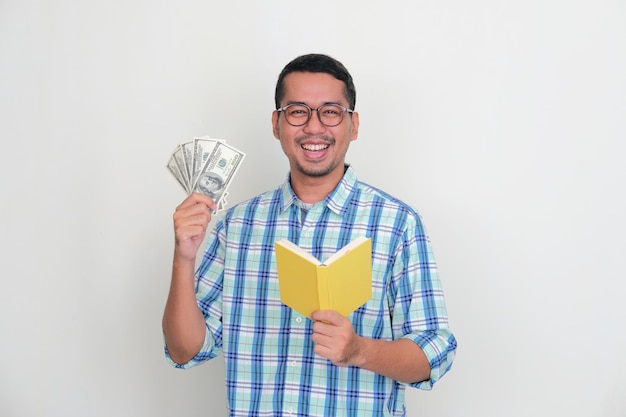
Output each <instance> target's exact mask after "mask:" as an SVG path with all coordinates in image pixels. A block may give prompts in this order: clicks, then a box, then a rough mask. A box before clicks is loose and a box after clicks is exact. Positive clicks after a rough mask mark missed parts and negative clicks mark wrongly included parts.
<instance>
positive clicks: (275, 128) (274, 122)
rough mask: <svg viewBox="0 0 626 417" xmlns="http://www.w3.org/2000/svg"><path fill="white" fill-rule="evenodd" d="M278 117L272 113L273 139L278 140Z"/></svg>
mask: <svg viewBox="0 0 626 417" xmlns="http://www.w3.org/2000/svg"><path fill="white" fill-rule="evenodd" d="M279 116H280V114H279V113H278V112H277V111H276V110H274V111H273V112H272V132H273V133H274V137H275V138H276V139H280V134H279V132H278V117H279Z"/></svg>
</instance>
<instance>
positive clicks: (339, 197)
mask: <svg viewBox="0 0 626 417" xmlns="http://www.w3.org/2000/svg"><path fill="white" fill-rule="evenodd" d="M289 177H290V176H289V174H287V178H286V179H285V182H283V184H282V185H281V187H280V190H281V194H282V199H281V207H280V211H281V212H284V211H285V210H287V209H288V208H289V207H290V206H291V205H292V204H294V203H295V202H296V200H297V198H298V197H297V196H296V194H295V193H294V192H293V189H292V188H291V182H290V181H289ZM356 185H357V177H356V173H355V172H354V169H353V168H352V167H351V166H350V165H346V169H345V172H344V174H343V177H342V178H341V181H339V184H337V187H336V188H335V189H334V190H333V191H332V192H331V193H330V194H328V196H326V198H325V199H324V204H325V205H326V206H327V207H328V208H329V209H330V210H332V211H333V212H334V213H337V214H339V215H341V214H342V213H344V212H345V210H347V208H348V203H349V202H350V196H351V194H352V192H353V190H354V189H355V188H356Z"/></svg>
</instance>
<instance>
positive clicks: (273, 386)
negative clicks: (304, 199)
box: [166, 167, 456, 417]
mask: <svg viewBox="0 0 626 417" xmlns="http://www.w3.org/2000/svg"><path fill="white" fill-rule="evenodd" d="M300 207H301V203H300V201H299V200H298V198H297V197H296V195H295V194H294V193H293V190H292V189H291V186H290V184H289V181H288V180H287V181H286V182H285V183H284V184H282V186H281V187H279V188H277V189H276V190H273V191H270V192H267V193H264V194H262V195H259V196H257V197H256V198H253V199H251V200H249V201H247V202H244V203H241V204H238V205H236V206H234V207H233V208H231V209H230V210H228V211H227V212H226V214H225V216H224V218H222V219H220V220H219V221H218V222H217V224H216V226H215V228H214V229H213V231H212V232H211V235H210V237H209V241H208V248H207V251H206V253H205V255H204V258H203V259H202V262H201V264H200V266H199V268H198V270H197V272H196V292H197V301H198V306H199V307H200V310H201V311H202V312H203V314H204V317H205V320H206V325H207V332H206V337H205V342H204V346H203V347H202V350H201V351H200V352H199V353H198V354H197V355H196V357H194V358H193V359H192V360H191V361H190V362H188V363H186V364H176V363H174V362H172V360H171V358H169V355H167V357H168V359H169V361H170V362H171V363H172V364H173V365H174V366H176V367H179V368H188V367H191V366H194V365H197V364H199V363H201V362H203V361H206V360H208V359H212V358H214V357H215V356H216V355H217V354H218V353H219V352H220V351H223V353H224V358H225V363H226V388H227V396H228V407H229V413H230V416H267V417H270V416H272V417H274V416H377V417H379V416H404V415H405V406H404V388H405V386H406V385H405V384H401V383H399V382H397V381H394V380H392V379H390V378H387V377H384V376H381V375H378V374H376V373H373V372H370V371H367V370H364V369H360V368H357V367H352V366H348V367H338V366H335V365H333V364H332V363H331V362H330V361H329V360H327V359H325V358H322V357H320V356H317V355H315V354H314V353H313V342H312V341H311V334H312V322H311V320H309V319H308V318H306V317H303V316H302V315H300V314H299V313H297V312H296V311H294V310H292V309H290V308H289V307H287V306H285V305H283V304H282V303H281V302H280V296H279V290H278V280H277V275H276V260H275V254H274V242H275V241H277V240H280V239H285V238H287V239H289V240H291V241H292V242H294V243H297V244H298V245H300V246H301V247H303V248H305V249H307V250H309V251H310V252H311V253H312V254H313V255H314V256H315V257H317V258H318V259H321V260H324V259H326V258H327V257H328V256H329V255H331V254H332V253H334V252H335V251H337V250H338V249H340V248H341V247H343V246H344V245H346V244H347V243H348V242H350V241H351V240H352V239H353V238H355V237H357V236H366V237H370V238H371V239H372V252H373V258H372V281H373V287H372V293H373V296H372V298H371V300H370V301H368V302H367V303H366V304H364V305H363V306H362V307H360V308H359V309H357V310H356V311H355V312H354V313H352V314H351V315H350V316H348V318H349V319H350V320H351V321H352V323H353V326H354V329H355V331H356V332H357V333H358V334H359V335H361V336H365V337H369V338H374V339H384V340H395V339H399V338H408V339H410V340H413V341H414V342H415V343H417V344H418V345H419V346H420V347H421V348H422V349H423V351H424V352H425V354H426V357H427V358H428V360H429V362H430V365H431V368H432V369H431V374H430V379H428V380H426V381H423V382H418V383H414V384H409V385H412V386H415V387H418V388H422V389H430V388H431V387H432V385H433V384H434V383H435V382H436V381H437V380H438V379H439V378H441V377H442V376H443V375H444V374H445V373H446V372H447V371H448V370H449V369H450V367H451V365H452V361H453V359H454V353H455V349H456V340H455V339H454V336H453V335H452V333H451V332H450V330H449V329H448V317H447V313H446V307H445V302H444V296H443V291H442V287H441V283H440V281H439V277H438V274H437V268H436V265H435V261H434V259H433V254H432V250H431V246H430V242H429V239H428V237H427V235H426V234H425V231H424V228H423V225H422V222H421V218H420V216H419V215H418V214H417V213H416V212H415V210H413V209H412V208H410V207H409V206H407V205H406V204H404V203H402V202H401V201H399V200H397V199H395V198H393V197H391V196H390V195H388V194H386V193H384V192H382V191H380V190H378V189H376V188H373V187H371V186H369V185H366V184H364V183H361V182H359V181H358V180H357V178H356V175H355V173H354V171H353V169H352V168H351V167H348V168H347V170H346V172H345V175H344V177H343V178H342V180H341V182H340V183H339V185H338V186H337V188H336V189H335V190H334V191H333V192H332V193H331V194H330V195H328V197H326V199H325V200H323V201H321V202H319V203H317V204H315V205H313V207H311V208H310V209H309V210H308V212H307V213H306V215H304V214H303V212H302V209H301V208H300ZM166 354H167V348H166Z"/></svg>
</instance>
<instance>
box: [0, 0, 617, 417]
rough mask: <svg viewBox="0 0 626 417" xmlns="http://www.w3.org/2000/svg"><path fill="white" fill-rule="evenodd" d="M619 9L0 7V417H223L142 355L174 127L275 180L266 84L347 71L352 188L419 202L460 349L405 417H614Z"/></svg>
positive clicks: (154, 303) (168, 249)
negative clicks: (335, 68)
mask: <svg viewBox="0 0 626 417" xmlns="http://www.w3.org/2000/svg"><path fill="white" fill-rule="evenodd" d="M625 22H626V2H624V1H597V0H596V1H592V0H589V1H582V0H579V1H565V0H560V1H559V0H554V1H536V0H535V1H504V2H503V1H495V0H491V1H488V0H484V1H472V2H468V1H454V0H452V1H404V0H400V1H393V2H384V3H383V2H377V1H376V2H375V1H363V0H361V1H352V0H350V1H334V2H326V1H323V0H322V1H318V2H305V3H302V2H287V1H275V0H268V1H263V2H253V1H250V2H216V1H199V0H181V1H176V2H154V1H139V0H126V1H121V0H120V1H109V2H103V1H96V0H87V1H69V0H60V1H56V2H47V1H42V0H30V1H29V0H0V137H1V138H2V142H1V143H2V152H1V158H2V162H1V163H0V174H1V178H0V181H1V189H0V190H1V191H0V199H1V200H0V236H1V240H0V245H1V246H0V274H1V280H0V337H1V342H0V384H1V387H0V415H2V416H7V417H13V416H46V417H57V416H58V417H61V416H63V417H67V416H103V417H104V416H106V417H108V416H183V415H184V416H215V415H224V414H225V401H224V386H223V377H224V375H223V363H222V360H221V358H220V359H216V360H215V361H213V362H211V363H208V364H205V365H203V366H201V367H198V368H195V369H193V370H189V371H180V370H176V369H173V368H171V367H170V366H169V365H168V364H167V363H166V360H165V359H164V356H163V346H162V336H161V315H162V311H163V306H164V303H165V298H166V295H167V291H168V286H169V273H170V268H171V265H170V261H171V254H172V249H173V230H172V222H171V215H172V213H173V210H174V208H175V206H176V205H177V204H179V203H180V201H182V199H183V198H184V197H185V195H184V192H183V191H182V189H181V188H180V187H179V185H178V184H177V183H176V182H175V180H174V179H173V177H171V175H170V174H169V172H168V171H167V169H166V168H165V165H166V162H167V160H168V159H169V157H170V153H171V152H172V150H173V149H174V147H175V146H176V145H177V144H178V143H180V142H183V141H185V140H189V139H191V138H192V137H193V136H200V135H211V136H213V137H218V138H223V139H226V140H228V142H229V143H231V144H232V145H234V146H236V147H237V148H240V149H241V150H243V151H244V152H246V154H247V157H246V160H245V162H244V165H243V166H242V168H241V170H240V171H239V173H238V174H237V177H236V178H235V180H234V183H233V184H232V186H231V189H230V197H229V202H230V203H235V202H238V201H242V200H243V199H246V198H248V197H251V196H253V195H255V194H257V193H260V192H262V191H265V190H268V189H271V188H273V187H274V186H276V185H277V184H279V183H280V182H282V181H283V179H284V177H285V175H286V173H287V163H286V159H285V158H284V155H283V154H282V151H281V150H280V147H279V143H278V141H276V140H275V139H274V138H273V136H272V132H271V126H270V116H271V112H272V110H273V92H274V86H275V81H276V77H277V75H278V73H279V72H280V70H281V69H282V67H283V66H284V65H285V64H286V63H287V62H288V61H289V60H291V59H292V58H294V57H295V56H297V55H300V54H303V53H308V52H323V53H328V54H330V55H333V56H335V57H336V58H338V59H339V60H341V61H342V62H343V63H344V64H346V66H347V67H348V68H349V69H350V70H351V72H352V74H353V76H354V78H355V82H356V86H357V106H356V108H357V110H358V111H359V112H360V117H361V126H360V135H359V139H358V140H357V141H356V142H354V143H353V144H352V146H351V149H350V152H349V154H348V161H349V162H350V163H351V164H353V166H354V167H355V169H356V172H357V174H358V175H359V177H360V179H362V180H364V181H366V182H369V183H372V184H373V185H376V186H378V187H381V188H383V189H385V190H387V191H389V192H391V193H392V194H395V195H396V196H397V197H399V198H401V199H403V200H405V201H407V202H408V203H410V204H412V205H413V206H415V207H416V208H417V209H418V210H419V211H420V213H421V214H422V215H423V217H424V219H425V222H426V226H427V228H428V230H429V232H430V234H431V238H432V241H433V245H434V249H435V255H436V257H437V261H438V263H439V268H440V272H441V276H442V279H443V283H444V288H445V291H446V296H447V302H448V310H449V314H450V318H451V326H452V329H453V330H454V332H455V334H456V336H457V338H458V341H459V349H458V354H457V359H456V362H455V364H454V367H453V369H452V371H451V372H450V373H449V374H448V375H447V376H446V377H444V379H442V380H441V381H440V382H439V383H438V384H436V385H435V388H434V390H433V391H431V392H421V391H416V390H409V391H408V392H407V401H408V406H409V413H408V415H409V416H420V415H424V416H426V415H428V416H442V417H443V416H449V417H458V416H484V417H500V416H508V417H514V416H555V415H558V416H573V417H583V416H584V417H587V416H594V417H595V416H609V417H623V416H625V415H626V384H625V383H624V377H623V376H624V371H626V360H625V356H624V352H625V351H626V338H625V335H624V327H625V322H626V320H625V319H626V307H625V304H626V303H625V301H624V295H625V294H626V292H625V291H624V289H625V285H624V278H625V269H626V268H625V266H626V256H625V253H624V252H625V250H624V249H625V248H626V220H625V219H624V211H625V209H626V204H625V197H624V188H625V185H626V184H625V182H626V181H625V180H626V168H625V165H626V164H625V163H624V154H625V152H626V144H625V141H626V24H625Z"/></svg>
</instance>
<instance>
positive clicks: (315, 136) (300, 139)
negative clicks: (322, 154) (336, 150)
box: [296, 135, 335, 145]
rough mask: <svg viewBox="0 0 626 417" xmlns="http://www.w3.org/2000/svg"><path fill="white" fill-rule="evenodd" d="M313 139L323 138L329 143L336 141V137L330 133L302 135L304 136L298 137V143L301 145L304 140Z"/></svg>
mask: <svg viewBox="0 0 626 417" xmlns="http://www.w3.org/2000/svg"><path fill="white" fill-rule="evenodd" d="M311 139H315V140H321V141H323V142H325V143H327V144H329V145H332V144H333V143H335V138H334V137H332V136H330V135H302V136H297V137H296V144H298V145H300V144H302V142H305V141H308V140H311Z"/></svg>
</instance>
